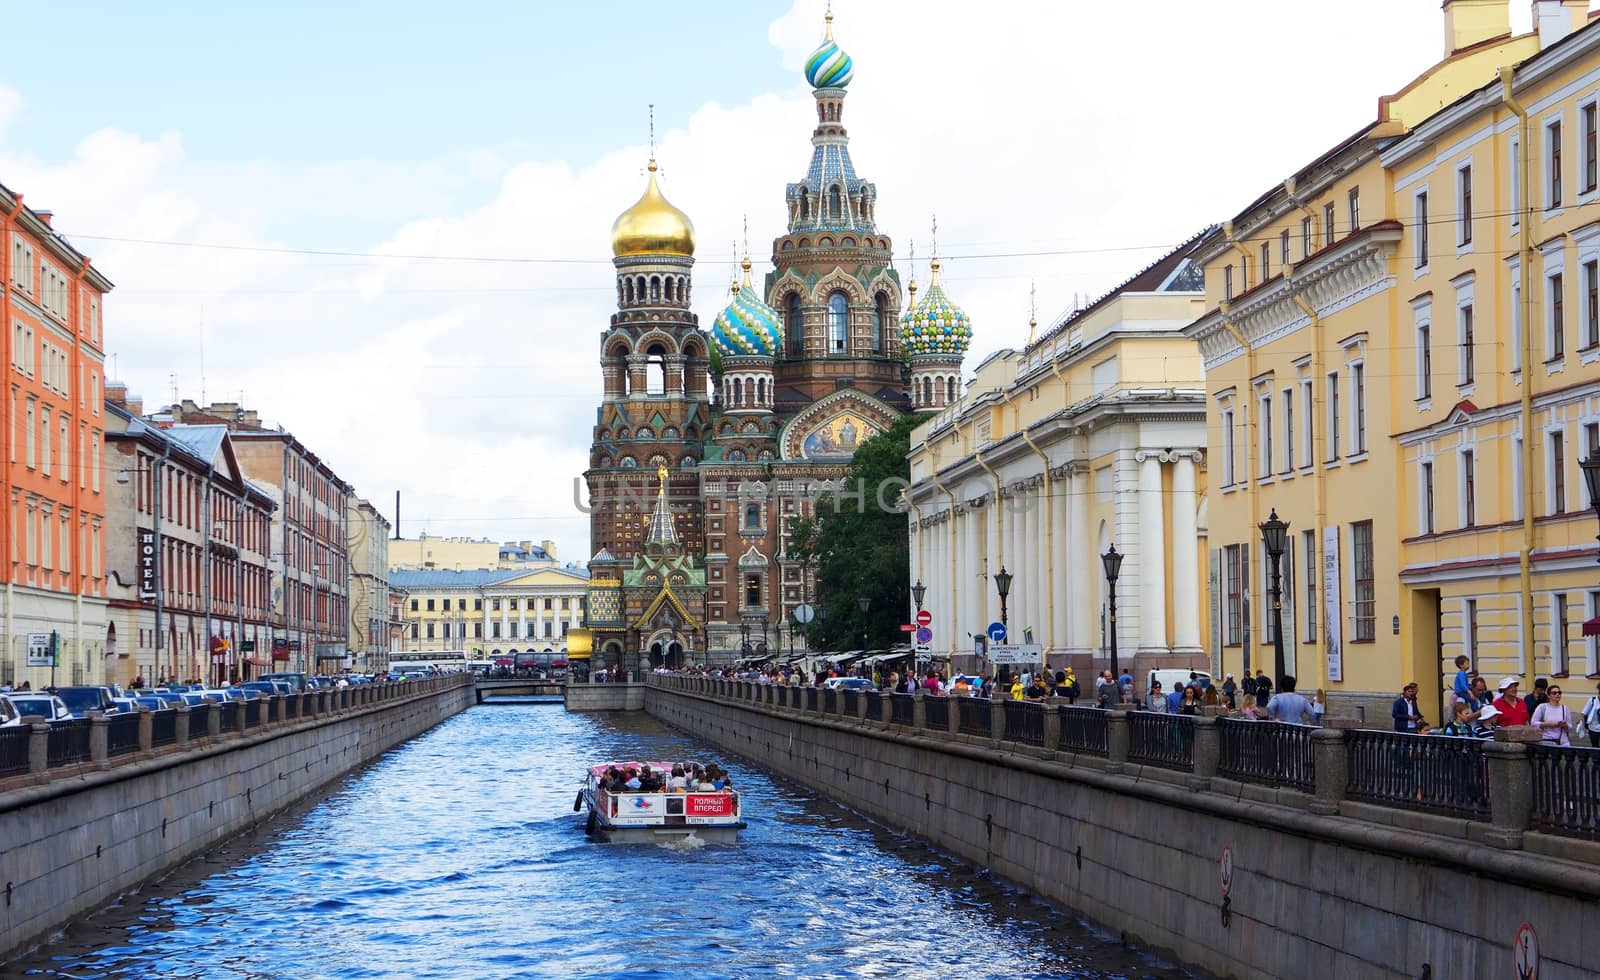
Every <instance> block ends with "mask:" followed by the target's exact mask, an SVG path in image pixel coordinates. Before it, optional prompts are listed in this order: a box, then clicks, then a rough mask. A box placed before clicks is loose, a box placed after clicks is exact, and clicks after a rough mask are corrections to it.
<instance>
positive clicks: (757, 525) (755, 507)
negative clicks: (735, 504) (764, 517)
mask: <svg viewBox="0 0 1600 980" xmlns="http://www.w3.org/2000/svg"><path fill="white" fill-rule="evenodd" d="M744 529H745V530H746V531H759V530H760V529H761V505H760V504H745V506H744Z"/></svg>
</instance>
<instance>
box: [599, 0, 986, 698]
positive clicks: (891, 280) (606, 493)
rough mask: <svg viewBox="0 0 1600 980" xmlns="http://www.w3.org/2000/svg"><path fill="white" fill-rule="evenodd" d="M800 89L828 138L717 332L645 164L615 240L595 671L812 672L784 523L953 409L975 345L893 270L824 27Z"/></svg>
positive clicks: (605, 356) (606, 353)
mask: <svg viewBox="0 0 1600 980" xmlns="http://www.w3.org/2000/svg"><path fill="white" fill-rule="evenodd" d="M805 75H806V80H807V81H808V82H809V83H810V84H811V86H812V89H813V93H814V96H815V99H816V113H817V124H816V127H815V129H813V130H812V133H811V139H810V141H811V147H812V151H811V159H810V163H809V166H808V167H807V168H806V171H805V174H804V175H803V176H802V177H801V178H800V179H799V180H797V181H795V182H793V183H790V184H789V185H787V187H785V188H784V200H785V204H786V206H787V207H786V210H787V216H788V221H787V227H786V228H785V229H784V230H783V232H782V233H781V234H779V235H778V236H776V237H775V238H774V239H773V242H772V257H771V268H770V270H768V271H767V272H765V274H762V275H759V277H756V276H755V275H754V274H753V266H752V263H751V261H750V257H749V256H748V255H746V256H745V258H744V261H743V262H742V263H740V273H739V274H738V275H737V276H736V278H735V279H734V281H733V283H732V285H731V287H730V288H729V295H728V300H727V304H726V306H725V307H724V308H723V309H722V311H721V312H720V313H719V314H717V317H716V319H715V321H714V322H713V323H712V324H711V328H710V330H704V329H702V328H701V326H700V323H699V322H698V319H697V317H696V315H695V314H694V313H693V312H692V311H691V309H690V301H691V297H692V295H693V289H694V282H693V278H694V277H693V266H694V249H695V238H694V225H693V222H692V221H691V220H690V219H689V216H688V215H686V214H684V213H683V212H682V211H680V210H679V209H678V208H676V207H674V206H673V205H672V204H671V202H669V201H668V200H667V199H666V197H665V196H664V195H663V194H662V193H661V189H660V186H659V184H658V182H657V178H656V173H657V168H656V161H655V160H654V159H651V160H650V163H649V168H648V172H647V176H646V182H645V189H644V193H643V194H642V195H641V196H640V198H639V200H638V201H637V202H636V203H635V204H634V205H633V206H632V207H630V208H628V209H627V210H626V211H624V212H623V213H622V214H621V215H620V216H618V217H617V219H616V222H615V223H614V224H613V226H612V233H611V243H612V253H613V256H614V258H613V265H614V267H615V269H616V287H617V309H616V312H615V313H613V314H612V315H611V319H610V323H609V325H608V326H607V328H606V329H605V330H604V331H603V332H602V335H601V338H600V366H601V373H602V377H603V380H604V394H603V397H602V401H601V404H600V407H599V410H598V412H597V416H596V422H595V428H594V438H593V445H592V448H591V451H590V458H589V468H588V470H587V471H586V472H585V474H584V476H585V481H586V483H587V486H588V492H589V502H590V507H591V510H590V541H591V543H592V544H591V546H592V548H593V549H594V556H593V558H591V559H590V562H589V573H590V584H589V595H588V607H587V613H586V622H587V624H588V627H589V629H590V632H591V636H592V643H593V658H594V659H593V666H594V667H595V668H597V669H598V668H603V667H610V666H617V667H619V668H621V669H623V670H639V669H648V668H650V667H653V666H660V665H663V664H665V665H678V664H683V663H732V662H737V661H739V660H744V659H752V658H765V657H768V656H772V657H778V656H787V655H788V654H789V652H790V651H791V650H793V651H794V652H795V653H796V654H797V655H798V654H799V653H802V652H804V650H805V645H804V638H803V635H802V633H801V631H800V629H799V628H798V627H795V628H794V630H793V633H792V635H791V632H790V627H791V626H793V624H794V616H795V610H796V609H797V608H799V607H802V606H803V605H805V604H808V603H811V602H812V601H814V600H815V599H816V593H815V588H816V583H815V580H814V571H815V570H814V569H812V568H807V567H805V566H804V565H803V563H801V562H799V561H798V560H794V559H792V558H791V557H790V550H791V549H790V547H789V528H790V522H791V520H792V519H794V518H796V517H804V516H811V515H812V514H814V513H815V508H816V505H817V502H818V500H819V499H821V498H823V496H824V495H827V494H829V493H830V492H831V491H832V490H835V489H837V488H838V487H839V486H840V483H841V481H842V480H843V477H844V475H845V471H846V468H847V467H848V465H849V463H850V460H851V457H852V456H853V455H854V453H855V450H856V448H857V447H859V446H860V445H861V444H862V443H864V442H866V441H867V440H868V439H870V438H872V437H873V436H874V435H876V434H878V433H879V432H882V431H884V430H886V429H888V428H890V427H891V426H892V425H893V424H894V423H895V421H896V420H897V419H899V418H900V417H902V416H903V415H905V414H907V413H910V412H916V411H923V410H937V409H940V408H942V407H944V406H946V405H948V404H951V403H953V402H955V401H956V400H957V399H958V397H959V393H960V386H961V369H962V358H963V357H964V355H965V354H966V351H967V347H968V344H969V343H970V341H971V338H972V325H971V322H970V321H969V319H968V318H967V315H966V314H965V313H963V312H962V311H961V309H960V308H959V307H958V306H957V305H956V304H955V303H954V302H953V301H952V300H951V299H950V298H949V297H948V296H947V295H946V294H945V292H944V289H943V287H942V286H941V285H940V282H939V268H940V263H939V260H938V257H937V254H935V255H934V257H933V259H932V261H931V262H930V270H931V275H930V280H929V283H928V288H927V290H926V292H925V293H924V295H923V297H922V299H921V300H920V301H918V299H917V286H916V282H915V279H914V278H912V279H910V280H908V281H907V282H904V283H902V280H901V273H900V271H899V270H897V269H896V268H895V266H894V261H893V260H894V251H893V243H892V242H891V240H890V238H889V236H888V235H887V234H885V233H884V232H883V231H881V230H880V229H879V228H878V226H877V204H878V189H877V187H876V185H874V184H873V183H872V182H871V181H868V180H865V179H863V178H862V177H860V176H858V175H857V174H856V171H855V166H854V164H853V163H852V162H851V160H850V151H849V142H850V141H849V136H848V134H847V132H846V130H845V127H844V122H843V115H844V103H845V95H846V93H847V91H848V87H849V85H850V82H851V80H852V79H853V78H854V77H855V63H854V62H853V61H852V60H851V58H850V56H849V55H848V54H846V53H845V51H844V50H843V49H842V48H841V47H840V46H839V44H838V43H837V42H836V41H835V40H834V38H833V15H832V13H831V11H830V12H829V13H828V15H827V18H826V24H825V30H824V36H823V40H822V43H821V44H820V45H819V46H818V47H817V49H816V51H814V52H813V53H812V54H811V56H810V57H809V58H807V59H806V63H805ZM797 142H798V140H797ZM757 278H759V282H757ZM873 496H874V494H873V491H872V489H871V488H869V489H868V491H867V494H866V499H865V503H864V506H869V507H870V506H877V502H876V501H875V500H874V499H873ZM829 499H830V500H831V498H829ZM887 503H889V504H891V505H892V504H894V501H888V502H887ZM847 505H848V506H855V502H854V498H848V499H847ZM826 506H827V507H829V508H831V507H832V504H831V502H830V503H828V504H827V505H826Z"/></svg>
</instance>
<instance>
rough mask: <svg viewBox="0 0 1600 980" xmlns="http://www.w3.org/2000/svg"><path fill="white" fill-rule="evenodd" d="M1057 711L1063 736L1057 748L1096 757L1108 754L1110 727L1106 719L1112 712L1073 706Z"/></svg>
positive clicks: (1059, 738) (1057, 742)
mask: <svg viewBox="0 0 1600 980" xmlns="http://www.w3.org/2000/svg"><path fill="white" fill-rule="evenodd" d="M1056 710H1057V711H1059V712H1060V713H1061V734H1060V736H1059V737H1057V739H1056V747H1057V748H1060V749H1066V750H1068V751H1070V752H1091V753H1093V754H1095V755H1105V754H1106V753H1107V751H1108V744H1107V742H1108V738H1109V733H1110V727H1109V725H1108V724H1107V722H1106V719H1107V718H1109V717H1110V716H1111V712H1110V711H1108V710H1106V709H1105V708H1076V707H1072V706H1071V705H1068V706H1066V707H1061V708H1057V709H1056Z"/></svg>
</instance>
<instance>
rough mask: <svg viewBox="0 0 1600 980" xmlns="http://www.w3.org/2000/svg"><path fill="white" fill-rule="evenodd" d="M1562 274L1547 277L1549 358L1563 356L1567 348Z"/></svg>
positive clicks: (1553, 358) (1554, 358)
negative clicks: (1548, 292)
mask: <svg viewBox="0 0 1600 980" xmlns="http://www.w3.org/2000/svg"><path fill="white" fill-rule="evenodd" d="M1563 278H1564V277H1563V276H1562V275H1561V273H1559V272H1558V273H1556V274H1555V275H1553V276H1550V277H1549V278H1548V280H1547V281H1548V282H1549V289H1550V360H1552V361H1553V360H1556V359H1557V358H1559V357H1561V356H1563V355H1564V354H1565V353H1566V350H1567V339H1566V333H1567V317H1566V302H1565V295H1564V294H1565V292H1566V291H1565V290H1564V289H1563V288H1562V286H1563V283H1562V280H1563Z"/></svg>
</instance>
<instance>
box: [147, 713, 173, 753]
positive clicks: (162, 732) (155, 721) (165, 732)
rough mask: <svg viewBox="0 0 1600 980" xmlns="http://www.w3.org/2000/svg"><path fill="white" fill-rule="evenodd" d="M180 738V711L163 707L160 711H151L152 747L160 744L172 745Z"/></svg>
mask: <svg viewBox="0 0 1600 980" xmlns="http://www.w3.org/2000/svg"><path fill="white" fill-rule="evenodd" d="M177 740H178V712H177V710H176V709H173V708H162V709H161V710H160V711H152V712H150V745H151V747H152V748H154V747H156V746H159V745H171V744H173V743H174V742H176V741H177Z"/></svg>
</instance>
